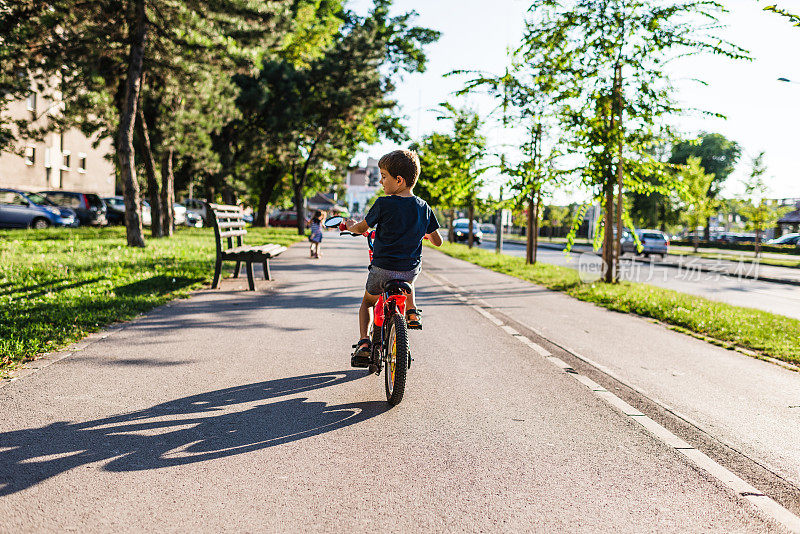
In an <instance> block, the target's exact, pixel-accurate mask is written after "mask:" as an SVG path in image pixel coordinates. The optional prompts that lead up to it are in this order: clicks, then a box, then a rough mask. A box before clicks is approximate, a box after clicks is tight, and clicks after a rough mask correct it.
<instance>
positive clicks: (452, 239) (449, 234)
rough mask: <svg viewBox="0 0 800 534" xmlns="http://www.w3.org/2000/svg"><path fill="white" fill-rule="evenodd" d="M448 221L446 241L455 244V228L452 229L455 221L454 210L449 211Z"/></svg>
mask: <svg viewBox="0 0 800 534" xmlns="http://www.w3.org/2000/svg"><path fill="white" fill-rule="evenodd" d="M448 219H449V220H448V221H447V240H448V241H450V242H451V243H455V242H456V230H455V228H453V223H454V221H455V220H456V214H455V210H454V209H451V210H450V212H449V215H448Z"/></svg>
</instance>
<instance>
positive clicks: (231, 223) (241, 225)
mask: <svg viewBox="0 0 800 534" xmlns="http://www.w3.org/2000/svg"><path fill="white" fill-rule="evenodd" d="M217 226H218V227H219V228H244V222H242V221H226V222H220V223H217Z"/></svg>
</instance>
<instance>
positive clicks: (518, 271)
mask: <svg viewBox="0 0 800 534" xmlns="http://www.w3.org/2000/svg"><path fill="white" fill-rule="evenodd" d="M440 250H441V251H442V252H444V253H445V254H447V255H449V256H452V257H454V258H458V259H461V260H466V261H469V262H471V263H474V264H476V265H480V266H481V267H485V268H487V269H491V270H493V271H497V272H500V273H504V274H508V275H511V276H515V277H517V278H521V279H522V280H527V281H529V282H533V283H536V284H539V285H543V286H546V287H548V288H550V289H553V290H556V291H562V292H564V293H566V294H568V295H570V296H572V297H575V298H577V299H580V300H583V301H586V302H593V303H595V304H597V305H599V306H603V307H604V308H608V309H610V310H614V311H619V312H623V313H632V314H636V315H640V316H642V317H650V318H652V319H656V320H658V321H661V322H663V323H666V324H668V325H671V326H673V327H675V328H676V329H678V330H681V331H686V332H687V333H692V334H694V335H700V336H706V337H708V338H712V340H716V342H717V343H716V344H718V345H721V346H724V347H727V348H735V347H741V348H745V349H750V350H754V351H757V352H759V353H761V354H762V355H764V356H772V357H774V358H778V359H781V360H783V361H786V362H790V363H800V320H797V319H792V318H789V317H784V316H782V315H776V314H773V313H768V312H765V311H761V310H755V309H752V308H742V307H739V306H731V305H729V304H724V303H721V302H715V301H713V300H709V299H705V298H702V297H696V296H693V295H687V294H685V293H680V292H678V291H672V290H669V289H663V288H660V287H655V286H651V285H648V284H641V283H635V282H621V283H619V284H604V283H602V282H595V283H591V284H587V283H582V282H581V280H580V278H579V276H578V271H576V270H575V269H570V268H568V267H561V266H557V265H550V264H546V263H537V264H536V265H535V266H528V265H525V260H524V258H517V257H513V256H506V255H498V254H495V253H494V252H491V251H487V250H480V249H472V250H470V249H469V248H467V247H466V246H465V245H456V244H452V243H445V244H444V245H442V247H441V249H440Z"/></svg>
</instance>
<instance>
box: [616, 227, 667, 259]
mask: <svg viewBox="0 0 800 534" xmlns="http://www.w3.org/2000/svg"><path fill="white" fill-rule="evenodd" d="M636 236H637V237H638V238H639V242H640V243H641V244H642V250H641V252H640V251H639V250H637V249H636V241H635V240H634V239H633V234H632V233H631V232H630V231H628V232H624V233H623V234H622V253H623V254H624V253H626V252H630V253H632V254H642V255H644V256H652V255H658V256H661V257H662V258H663V257H664V256H665V255H667V254H669V237H668V236H667V234H665V233H664V232H662V231H661V230H636Z"/></svg>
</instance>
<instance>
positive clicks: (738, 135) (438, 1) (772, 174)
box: [349, 0, 800, 203]
mask: <svg viewBox="0 0 800 534" xmlns="http://www.w3.org/2000/svg"><path fill="white" fill-rule="evenodd" d="M722 3H723V4H724V5H725V6H726V8H727V9H728V13H724V14H723V15H722V16H721V22H722V23H723V24H725V25H726V28H725V29H723V30H722V31H721V32H720V34H721V35H722V36H723V37H724V38H725V39H727V40H729V41H732V42H734V43H736V44H738V45H739V46H742V47H744V48H745V49H747V50H748V51H749V52H750V55H751V56H752V57H753V60H752V61H749V62H745V61H733V60H728V59H726V58H723V57H720V56H702V57H693V58H685V59H681V60H679V61H677V62H675V63H674V64H673V66H672V67H671V73H670V75H671V78H672V80H673V82H674V83H675V85H676V86H677V93H676V97H677V99H678V102H679V103H681V104H683V105H684V106H687V107H692V108H698V109H703V110H707V111H712V112H715V113H721V114H723V115H725V116H726V117H727V118H726V119H724V120H723V119H717V118H709V117H707V116H701V115H698V114H695V115H687V116H680V117H673V118H671V119H670V123H671V124H673V125H674V126H675V127H676V128H677V129H678V130H679V131H681V132H682V133H683V134H684V136H685V137H688V138H691V137H696V136H697V135H698V133H699V132H701V131H707V132H716V133H721V134H723V135H725V136H726V137H728V138H729V139H733V140H734V141H736V142H738V143H739V144H740V145H741V146H742V148H743V150H744V152H743V156H742V158H741V159H740V162H739V164H738V166H737V168H736V170H735V171H734V173H733V174H732V175H731V176H730V177H729V178H728V180H727V182H726V185H725V189H724V190H723V193H724V194H725V195H726V196H736V195H741V194H742V192H743V188H742V186H741V180H742V179H743V178H744V177H745V176H747V173H748V171H749V168H750V162H751V161H752V159H753V157H754V156H756V155H757V154H758V153H759V152H761V151H764V152H765V153H766V155H765V161H766V164H767V167H768V172H767V174H766V177H767V183H768V185H769V187H770V191H769V195H770V196H772V197H774V198H788V197H800V146H798V141H800V132H798V127H800V62H797V61H796V60H795V58H796V57H797V56H796V54H797V52H796V51H797V50H800V28H797V27H794V26H792V25H791V23H790V22H789V21H788V20H786V19H784V18H782V17H779V16H778V15H775V14H773V13H768V12H765V11H763V9H762V6H763V5H766V4H767V2H765V1H760V2H759V1H758V0H722ZM349 5H350V7H351V8H352V9H354V10H355V11H357V12H359V13H361V14H364V13H366V12H367V11H368V9H369V7H370V5H371V2H370V1H369V0H351V1H350V3H349ZM528 5H529V2H528V1H527V0H492V1H487V0H395V3H394V7H393V11H394V12H396V13H401V12H407V11H411V10H413V11H416V12H417V13H418V15H419V16H418V18H417V19H416V20H415V23H416V24H417V25H420V26H426V27H429V28H433V29H436V30H438V31H440V32H442V36H441V38H440V39H439V41H438V42H436V43H434V44H432V45H429V46H428V47H427V48H426V51H427V55H428V68H427V70H426V72H424V73H421V74H413V75H406V76H405V77H404V78H403V79H402V80H398V81H396V85H397V87H398V89H397V91H396V92H395V94H394V97H395V98H396V100H397V101H398V102H399V104H400V106H401V110H402V113H403V114H405V115H406V116H407V117H408V119H407V120H406V121H405V122H406V125H407V126H408V127H409V132H410V134H411V136H412V138H413V139H418V138H419V137H421V136H423V135H425V134H427V133H430V132H432V131H436V130H440V131H441V130H444V129H445V126H444V124H443V123H441V122H439V121H437V120H436V116H437V113H436V111H435V110H434V108H436V106H437V105H438V104H439V103H440V102H445V101H455V102H461V103H463V104H466V105H468V106H470V107H472V108H474V109H476V110H477V111H478V112H479V113H481V114H482V115H483V114H487V113H488V112H489V111H491V108H492V107H493V103H492V101H491V100H489V99H488V98H486V97H481V96H471V97H468V98H467V99H465V100H461V101H457V100H454V99H453V93H454V92H455V91H457V90H458V89H460V88H461V87H462V85H463V81H464V78H458V77H445V74H447V73H448V72H450V71H453V70H457V69H468V70H477V71H484V72H489V73H495V74H496V73H500V72H502V71H503V70H504V68H505V66H506V64H507V55H506V51H507V49H508V48H509V47H515V46H516V45H517V44H518V43H519V41H520V39H521V37H522V28H523V18H524V15H525V12H526V10H527V7H528ZM779 77H786V78H788V79H790V80H796V81H797V83H785V82H780V81H778V78H779ZM695 78H699V79H701V80H703V81H704V82H706V83H707V85H705V86H704V85H701V84H698V83H696V82H693V81H692V80H693V79H695ZM485 134H486V135H487V137H488V141H489V144H490V145H493V146H501V145H504V144H508V143H513V142H514V141H515V139H514V138H513V134H512V133H510V132H508V131H506V130H503V129H502V128H501V127H499V126H493V125H489V126H488V127H487V129H486V131H485ZM395 148H397V147H396V146H395V145H393V144H389V143H380V144H378V145H374V146H371V147H369V148H367V149H366V150H365V151H363V152H362V153H361V154H359V155H358V156H357V157H356V162H360V163H362V164H363V163H364V162H365V161H366V157H367V156H372V157H380V155H381V154H383V153H385V152H388V151H390V150H393V149H395ZM495 186H496V184H495ZM490 189H492V187H490ZM587 196H588V195H587V194H586V192H585V191H582V190H581V189H580V188H579V187H574V188H572V189H566V190H561V191H559V192H557V194H556V195H555V196H554V198H553V202H554V203H567V202H572V201H581V200H584V199H585V198H586V197H587Z"/></svg>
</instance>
